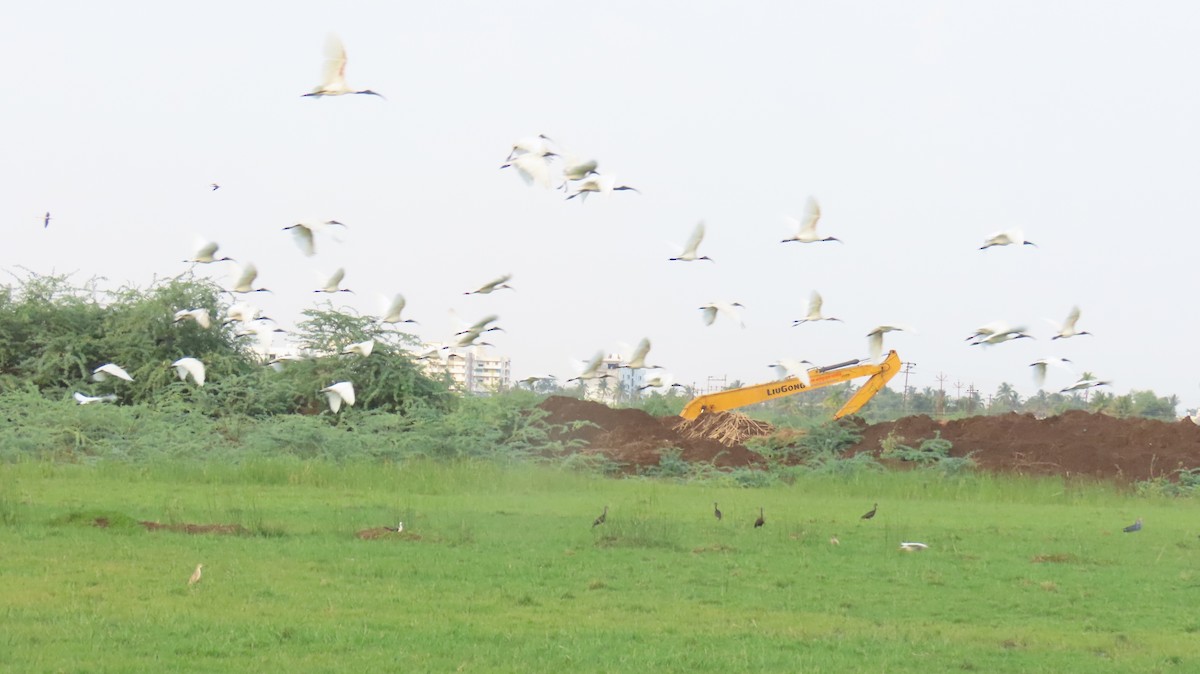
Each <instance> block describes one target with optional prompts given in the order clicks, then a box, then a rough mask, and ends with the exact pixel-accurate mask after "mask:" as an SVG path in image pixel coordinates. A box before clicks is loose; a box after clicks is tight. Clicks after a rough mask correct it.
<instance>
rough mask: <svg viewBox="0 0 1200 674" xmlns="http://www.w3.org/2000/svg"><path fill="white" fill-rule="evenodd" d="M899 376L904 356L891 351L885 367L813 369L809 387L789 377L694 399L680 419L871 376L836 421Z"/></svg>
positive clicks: (854, 363)
mask: <svg viewBox="0 0 1200 674" xmlns="http://www.w3.org/2000/svg"><path fill="white" fill-rule="evenodd" d="M864 363H865V364H864ZM898 372H900V356H898V355H896V352H895V351H890V352H888V355H887V358H884V359H883V362H881V363H870V362H867V361H862V360H848V361H846V362H844V363H837V364H836V365H829V366H826V367H817V368H812V369H810V370H809V371H808V377H809V384H808V386H805V385H804V383H803V382H801V381H800V380H799V379H797V378H796V377H788V378H787V379H783V380H780V381H773V382H770V383H769V384H755V385H753V386H743V387H742V388H734V389H729V390H728V391H718V392H717V393H709V394H707V395H702V396H699V397H697V398H693V399H692V401H691V402H689V403H688V404H687V405H686V406H685V407H684V408H683V411H682V412H680V413H679V416H681V417H683V418H684V419H688V420H691V419H695V418H696V417H698V416H700V415H701V414H703V413H705V412H724V411H725V410H732V409H737V408H739V407H745V406H746V405H753V404H754V403H761V402H764V401H767V400H775V399H776V398H784V397H787V396H790V395H793V394H796V393H800V392H801V391H811V390H813V389H816V388H821V387H823V386H829V385H831V384H840V383H841V382H844V381H849V380H851V379H857V378H858V377H867V376H870V379H868V380H867V381H866V383H865V384H863V385H862V388H860V389H858V390H857V391H855V392H854V395H852V396H850V399H849V400H847V401H846V404H845V405H842V408H841V409H840V410H838V411H837V413H836V414H834V415H833V418H834V419H841V418H842V417H844V416H846V415H847V414H854V413H855V412H857V411H858V410H860V409H862V406H863V405H866V404H867V401H869V400H870V399H871V398H873V397H875V394H876V393H879V389H881V388H883V387H884V386H886V385H887V383H888V381H889V380H891V378H892V377H895V376H896V374H897V373H898Z"/></svg>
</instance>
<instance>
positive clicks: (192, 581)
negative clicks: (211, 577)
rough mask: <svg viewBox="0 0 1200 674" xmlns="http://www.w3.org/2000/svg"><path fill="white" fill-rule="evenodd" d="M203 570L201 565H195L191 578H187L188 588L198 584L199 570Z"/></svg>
mask: <svg viewBox="0 0 1200 674" xmlns="http://www.w3.org/2000/svg"><path fill="white" fill-rule="evenodd" d="M203 568H204V565H203V564H197V565H196V570H195V571H193V572H192V577H191V578H188V585H189V586H191V585H195V584H196V583H199V582H200V576H201V573H200V569H203Z"/></svg>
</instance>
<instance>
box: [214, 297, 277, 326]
mask: <svg viewBox="0 0 1200 674" xmlns="http://www.w3.org/2000/svg"><path fill="white" fill-rule="evenodd" d="M270 320H274V319H272V318H269V317H267V316H264V315H263V312H262V309H259V308H257V307H252V306H250V305H249V304H246V303H245V302H238V303H237V304H234V305H233V306H231V307H229V308H228V309H226V310H225V322H224V323H223V325H228V324H230V323H233V322H235V321H236V322H238V323H249V322H251V321H270Z"/></svg>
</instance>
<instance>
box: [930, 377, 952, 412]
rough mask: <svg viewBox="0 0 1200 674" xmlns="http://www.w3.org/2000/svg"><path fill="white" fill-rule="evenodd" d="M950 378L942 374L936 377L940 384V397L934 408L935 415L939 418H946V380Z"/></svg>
mask: <svg viewBox="0 0 1200 674" xmlns="http://www.w3.org/2000/svg"><path fill="white" fill-rule="evenodd" d="M948 378H949V377H947V376H946V375H945V373H942V372H939V373H938V375H937V377H935V379H937V383H938V397H937V405H935V406H934V409H933V413H934V414H935V415H936V416H937V417H938V418H942V417H945V416H946V380H947V379H948Z"/></svg>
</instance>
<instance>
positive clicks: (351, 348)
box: [342, 337, 375, 358]
mask: <svg viewBox="0 0 1200 674" xmlns="http://www.w3.org/2000/svg"><path fill="white" fill-rule="evenodd" d="M374 350H375V338H373V337H372V338H371V339H368V340H366V341H363V342H356V343H354V344H350V345H347V346H346V348H344V349H342V353H355V354H358V355H360V356H362V357H363V358H366V357H367V356H369V355H371V352H372V351H374Z"/></svg>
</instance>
